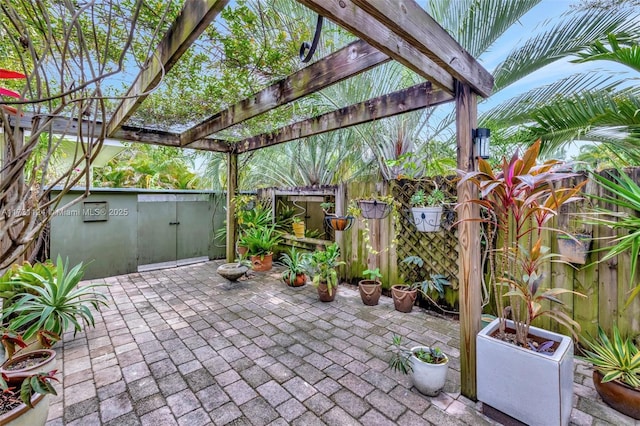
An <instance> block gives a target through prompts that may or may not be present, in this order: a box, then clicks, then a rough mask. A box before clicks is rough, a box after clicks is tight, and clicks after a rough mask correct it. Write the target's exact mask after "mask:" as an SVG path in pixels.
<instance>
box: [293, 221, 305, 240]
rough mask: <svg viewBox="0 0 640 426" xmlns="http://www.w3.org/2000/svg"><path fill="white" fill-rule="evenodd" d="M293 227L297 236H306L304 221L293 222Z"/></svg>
mask: <svg viewBox="0 0 640 426" xmlns="http://www.w3.org/2000/svg"><path fill="white" fill-rule="evenodd" d="M291 227H292V228H293V234H294V235H295V236H296V238H304V222H300V223H292V224H291Z"/></svg>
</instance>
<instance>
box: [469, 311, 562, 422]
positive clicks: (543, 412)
mask: <svg viewBox="0 0 640 426" xmlns="http://www.w3.org/2000/svg"><path fill="white" fill-rule="evenodd" d="M498 325H499V322H498V319H495V320H494V321H492V322H491V324H489V325H488V326H486V327H485V328H484V329H482V330H481V331H480V333H478V336H477V338H476V344H477V380H478V399H479V400H480V401H482V402H483V403H484V404H488V405H490V406H491V407H493V408H495V409H497V410H500V411H502V412H503V413H505V414H508V415H509V416H511V417H513V418H515V419H517V420H520V421H521V422H523V423H526V424H528V425H531V426H536V425H540V426H553V425H561V426H565V425H568V424H569V417H570V415H571V406H572V402H573V401H572V398H573V341H572V340H571V339H570V338H569V337H567V336H563V335H561V334H557V333H553V332H550V331H547V330H543V329H540V328H536V327H531V328H530V331H529V333H530V334H532V335H535V336H539V337H541V338H543V339H544V340H553V341H556V342H560V346H559V347H558V348H557V349H556V351H555V352H554V354H553V355H544V354H540V353H537V352H535V351H532V350H529V349H524V348H520V347H518V346H515V345H512V344H510V343H507V342H503V341H501V340H498V339H495V338H493V337H491V334H492V333H493V332H494V331H495V330H497V329H498ZM507 327H512V323H511V321H508V322H507Z"/></svg>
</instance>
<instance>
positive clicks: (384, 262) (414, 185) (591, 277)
mask: <svg viewBox="0 0 640 426" xmlns="http://www.w3.org/2000/svg"><path fill="white" fill-rule="evenodd" d="M628 173H629V175H630V176H632V178H633V179H634V181H635V182H640V168H636V169H633V170H629V171H628ZM585 178H586V177H584V176H581V177H578V178H574V179H573V180H574V182H570V183H569V184H575V183H577V182H579V181H581V180H584V179H585ZM435 182H436V183H437V184H438V185H439V187H440V188H441V189H443V190H445V192H447V193H448V194H449V195H450V196H451V197H452V198H455V182H454V181H453V180H452V179H447V178H437V179H435ZM433 186H434V181H430V180H427V181H411V180H401V181H392V182H389V183H383V184H380V183H378V184H371V183H358V182H352V183H349V184H346V185H343V186H342V187H340V188H339V190H338V191H339V193H340V194H337V197H336V201H337V203H338V199H340V198H342V199H343V200H345V201H344V203H346V202H347V200H353V199H357V198H363V197H366V196H370V195H373V194H392V195H393V196H394V198H395V199H396V200H397V201H398V202H399V204H400V209H399V213H400V214H399V215H398V219H399V220H398V221H397V223H394V221H393V220H392V218H391V216H389V217H387V218H386V219H382V220H369V223H368V224H367V223H365V220H364V219H362V218H358V220H357V221H355V222H354V224H353V226H352V228H351V229H350V230H349V231H346V232H342V233H341V234H342V235H336V239H337V241H338V242H339V243H340V244H341V247H343V253H344V254H343V258H344V259H345V261H346V262H347V266H346V267H345V269H344V274H345V277H346V278H347V279H348V280H350V281H356V280H357V279H360V278H361V277H362V272H363V271H364V270H365V269H367V267H374V268H375V267H376V266H378V267H380V270H381V272H382V274H383V284H384V286H385V288H388V287H389V286H390V285H392V284H394V283H397V282H398V281H399V280H400V277H404V278H405V279H406V280H407V281H409V280H413V279H415V278H416V277H422V278H421V279H425V278H428V277H429V275H430V274H432V273H442V274H444V275H446V276H447V277H448V278H449V279H450V280H451V283H452V289H453V292H452V293H451V292H450V294H448V295H447V298H446V299H447V303H448V304H449V305H452V306H455V304H456V302H457V301H456V298H457V288H458V279H457V277H458V263H457V262H458V238H457V232H456V229H455V227H452V228H448V227H443V229H442V230H441V231H439V232H437V233H420V232H417V231H416V229H415V226H414V225H413V223H412V221H411V214H410V210H409V207H410V206H409V204H408V200H409V198H410V197H411V195H412V194H413V193H414V192H415V191H416V190H417V189H425V190H427V191H428V190H430V189H431V188H433ZM584 192H585V194H592V195H600V196H602V195H603V191H602V189H601V188H600V187H599V186H598V185H596V184H595V183H594V182H589V183H588V184H587V185H586V187H585V190H584ZM338 195H339V196H338ZM588 200H589V199H588V198H585V200H584V201H581V202H576V203H572V204H569V205H567V206H564V207H563V209H562V211H561V212H560V214H559V216H558V217H557V218H556V219H555V220H554V223H553V224H552V227H556V228H558V229H562V230H565V231H568V230H569V229H570V225H572V224H575V223H577V218H578V217H579V215H580V213H581V212H585V211H586V210H588V208H589V203H590V201H588ZM343 207H344V208H345V211H346V205H344V206H343ZM603 207H607V208H609V209H612V210H614V209H615V208H614V206H612V205H608V206H603ZM367 226H368V229H369V231H367ZM590 231H591V232H592V234H593V243H592V246H591V251H590V253H589V256H588V258H587V262H586V264H585V265H574V266H571V265H567V264H565V263H561V262H554V263H551V264H550V265H548V266H547V267H546V270H545V271H544V273H545V277H546V278H545V283H544V284H543V285H544V286H546V287H548V286H551V285H553V286H554V287H562V288H567V289H570V290H574V291H576V292H579V293H581V294H583V295H584V296H586V297H581V296H578V295H571V294H567V295H563V296H561V299H562V300H563V302H565V303H566V304H567V306H568V307H569V308H570V309H571V311H572V315H573V318H574V319H575V320H576V321H577V322H578V323H579V324H580V326H581V328H582V333H589V334H591V335H595V333H596V332H597V327H598V325H600V326H602V327H603V328H604V329H605V330H611V327H612V326H613V324H614V323H617V324H618V326H619V327H620V329H621V331H622V332H624V333H626V334H631V335H637V334H640V297H638V298H636V300H635V301H634V302H633V303H632V304H631V305H630V306H629V307H628V308H626V309H625V308H624V305H625V302H626V299H627V296H628V293H629V290H630V289H631V288H632V287H633V286H634V285H636V284H637V283H638V278H637V277H634V278H633V279H632V278H631V276H630V257H629V254H628V253H625V254H623V255H620V256H617V257H616V258H614V259H611V260H609V261H604V262H601V260H602V258H603V257H604V256H605V254H606V253H607V250H606V247H607V246H608V245H609V244H610V241H611V237H612V236H613V233H612V231H611V230H610V229H608V228H605V227H593V228H592V229H590ZM336 234H338V233H336ZM367 236H368V239H369V241H368V242H367ZM543 238H544V243H545V245H547V246H549V247H551V249H552V251H553V252H554V253H557V252H558V243H557V239H556V234H555V233H552V232H546V233H545V235H544V237H543ZM371 247H373V248H375V249H377V250H378V251H380V252H381V253H380V254H378V255H377V256H372V255H371V254H370V253H371ZM603 248H604V250H603ZM409 255H417V256H420V257H421V258H423V259H424V260H425V266H424V267H423V268H422V270H420V271H416V270H415V269H412V268H410V267H408V266H407V265H405V264H403V263H402V262H401V261H402V259H404V258H405V257H406V256H409ZM536 325H539V326H542V327H544V328H548V329H551V330H556V331H560V332H565V333H566V330H561V329H559V327H558V326H557V325H556V324H555V323H550V322H549V321H548V320H543V321H540V322H539V323H538V324H536Z"/></svg>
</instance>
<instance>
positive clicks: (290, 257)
mask: <svg viewBox="0 0 640 426" xmlns="http://www.w3.org/2000/svg"><path fill="white" fill-rule="evenodd" d="M280 262H281V263H282V264H283V265H284V267H285V270H284V271H283V272H282V279H283V280H285V282H286V281H288V282H293V281H294V280H295V279H296V276H297V275H300V274H304V272H305V264H304V254H303V253H302V252H300V251H298V250H297V249H296V248H295V247H291V249H289V253H282V255H281V256H280Z"/></svg>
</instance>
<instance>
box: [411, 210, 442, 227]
mask: <svg viewBox="0 0 640 426" xmlns="http://www.w3.org/2000/svg"><path fill="white" fill-rule="evenodd" d="M411 213H413V223H414V224H415V225H416V228H417V229H418V231H420V232H437V231H439V230H440V219H441V218H442V206H440V207H412V208H411Z"/></svg>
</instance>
